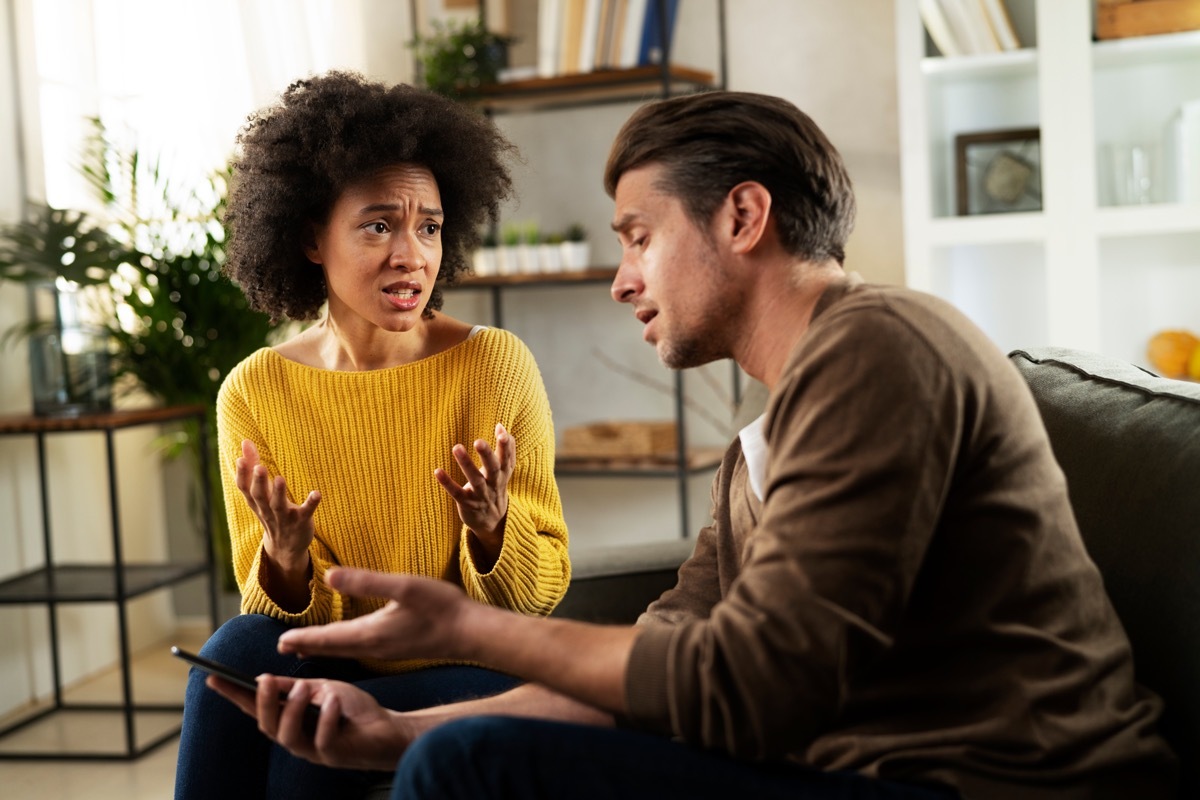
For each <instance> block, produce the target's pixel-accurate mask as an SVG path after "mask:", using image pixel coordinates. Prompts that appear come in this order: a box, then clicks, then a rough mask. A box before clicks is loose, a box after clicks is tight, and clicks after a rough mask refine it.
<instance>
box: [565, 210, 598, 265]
mask: <svg viewBox="0 0 1200 800" xmlns="http://www.w3.org/2000/svg"><path fill="white" fill-rule="evenodd" d="M563 240H564V241H563V243H562V263H563V269H565V270H567V271H579V270H584V269H587V268H588V266H589V264H590V262H591V258H592V252H591V251H592V248H591V244H590V243H589V242H588V240H587V229H586V228H584V227H583V226H582V225H580V224H579V223H578V222H576V223H572V224H571V225H569V226H568V227H567V230H566V232H565V233H564V234H563Z"/></svg>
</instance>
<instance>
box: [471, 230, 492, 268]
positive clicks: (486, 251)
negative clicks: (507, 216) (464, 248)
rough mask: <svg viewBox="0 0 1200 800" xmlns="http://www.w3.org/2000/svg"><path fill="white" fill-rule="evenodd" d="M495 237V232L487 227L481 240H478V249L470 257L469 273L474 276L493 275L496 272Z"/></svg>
mask: <svg viewBox="0 0 1200 800" xmlns="http://www.w3.org/2000/svg"><path fill="white" fill-rule="evenodd" d="M496 245H497V237H496V232H495V230H493V229H492V227H491V226H488V229H487V231H485V232H484V234H483V236H482V238H481V239H480V240H479V247H477V248H476V249H475V252H474V253H473V254H472V255H471V272H473V273H474V274H476V275H495V274H496V272H497V271H498V268H497V261H498V260H499V255H498V248H497V246H496Z"/></svg>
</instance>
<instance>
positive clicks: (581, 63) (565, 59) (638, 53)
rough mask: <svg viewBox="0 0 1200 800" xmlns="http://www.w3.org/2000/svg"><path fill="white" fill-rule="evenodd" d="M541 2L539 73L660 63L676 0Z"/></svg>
mask: <svg viewBox="0 0 1200 800" xmlns="http://www.w3.org/2000/svg"><path fill="white" fill-rule="evenodd" d="M664 5H665V8H666V16H665V19H664V18H662V17H661V16H660V13H659V12H660V8H659V6H660V0H540V2H539V3H538V33H537V41H538V59H537V74H538V76H539V77H543V78H552V77H555V76H557V75H575V74H578V73H582V72H595V71H597V70H609V69H632V68H634V67H639V66H647V65H652V64H660V63H662V60H663V43H664V42H665V43H666V46H667V48H668V49H669V47H670V41H671V36H672V34H673V32H674V27H675V17H676V12H677V11H678V8H679V0H667V2H666V3H665V4H664Z"/></svg>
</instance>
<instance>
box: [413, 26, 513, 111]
mask: <svg viewBox="0 0 1200 800" xmlns="http://www.w3.org/2000/svg"><path fill="white" fill-rule="evenodd" d="M513 41H514V39H513V38H512V37H511V36H505V35H502V34H499V33H494V32H492V31H489V30H487V29H486V28H485V27H484V26H483V22H482V21H481V20H478V19H476V20H473V21H465V22H461V23H455V22H453V21H442V20H434V21H433V33H432V34H431V35H430V36H427V37H422V36H417V37H416V38H415V39H413V41H412V42H410V46H411V47H413V48H414V49H415V50H416V52H417V57H418V59H419V60H420V64H421V78H422V81H423V82H424V84H425V86H426V87H428V88H429V89H431V90H432V91H435V92H437V93H439V94H443V95H445V96H447V97H451V98H453V99H455V100H462V101H470V100H474V99H476V98H478V97H479V93H480V88H481V87H482V86H485V85H487V84H494V83H496V80H497V77H498V75H499V72H500V70H501V69H503V68H504V67H506V66H507V65H508V46H509V45H510V44H512V43H513Z"/></svg>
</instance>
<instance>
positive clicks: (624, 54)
mask: <svg viewBox="0 0 1200 800" xmlns="http://www.w3.org/2000/svg"><path fill="white" fill-rule="evenodd" d="M646 6H647V0H628V2H627V3H626V4H625V22H624V24H623V25H622V27H621V53H620V55H619V56H618V58H617V66H618V67H620V68H622V69H632V68H633V67H636V66H637V65H638V54H639V53H640V52H641V47H642V28H643V27H644V26H645V24H646Z"/></svg>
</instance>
